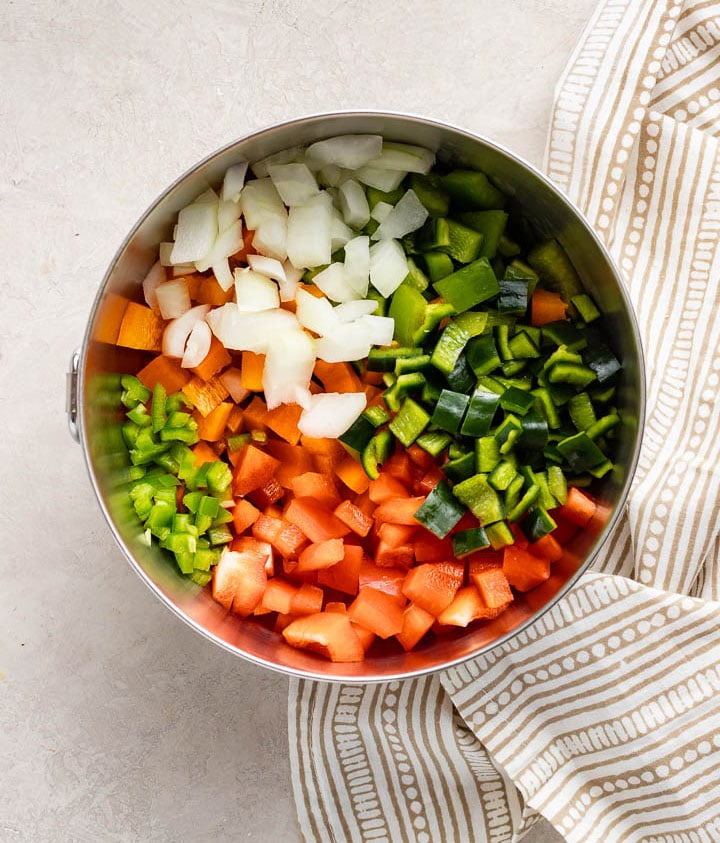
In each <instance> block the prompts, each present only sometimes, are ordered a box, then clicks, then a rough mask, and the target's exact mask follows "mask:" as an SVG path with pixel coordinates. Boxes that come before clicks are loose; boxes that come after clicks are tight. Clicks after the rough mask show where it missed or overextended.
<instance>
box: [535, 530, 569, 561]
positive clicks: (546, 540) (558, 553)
mask: <svg viewBox="0 0 720 843" xmlns="http://www.w3.org/2000/svg"><path fill="white" fill-rule="evenodd" d="M527 549H528V550H529V551H530V552H531V553H534V554H535V555H536V556H542V557H543V558H544V559H547V560H548V562H557V561H558V560H560V559H562V555H563V549H562V547H561V546H560V543H559V542H558V541H557V539H556V538H555V536H554V535H553V534H552V533H548V534H547V535H545V536H542V538H539V539H538V540H537V541H535V542H532V544H530V545H528V548H527Z"/></svg>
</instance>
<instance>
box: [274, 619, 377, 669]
mask: <svg viewBox="0 0 720 843" xmlns="http://www.w3.org/2000/svg"><path fill="white" fill-rule="evenodd" d="M282 634H283V637H284V639H285V641H287V643H288V644H289V645H290V646H291V647H299V648H301V649H305V650H311V651H313V652H315V653H320V655H322V656H325V657H326V658H329V659H330V660H331V661H333V662H360V661H362V660H363V659H364V658H365V650H364V649H363V646H362V644H361V642H360V639H359V638H358V636H357V633H356V632H355V630H354V629H353V628H352V625H351V623H350V618H349V617H348V615H341V614H339V613H336V612H319V613H316V614H312V615H307V616H306V617H303V618H298V619H297V620H294V621H292V622H291V623H290V624H289V625H288V626H286V627H285V628H284V629H283V631H282Z"/></svg>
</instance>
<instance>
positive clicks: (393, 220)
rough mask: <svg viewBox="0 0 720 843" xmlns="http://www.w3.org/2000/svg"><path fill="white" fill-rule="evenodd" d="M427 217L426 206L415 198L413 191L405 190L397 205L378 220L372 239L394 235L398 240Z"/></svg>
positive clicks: (382, 238) (381, 238) (418, 226)
mask: <svg viewBox="0 0 720 843" xmlns="http://www.w3.org/2000/svg"><path fill="white" fill-rule="evenodd" d="M427 218H428V211H427V208H426V207H425V206H424V205H423V203H422V202H421V201H420V200H419V199H418V198H417V194H416V193H415V191H414V190H406V191H405V193H404V194H403V195H402V197H401V198H400V201H399V202H398V203H397V205H395V207H394V208H393V209H392V210H391V211H390V213H389V214H388V215H387V216H386V217H385V219H384V220H381V221H380V225H379V226H378V227H377V229H376V230H375V233H374V234H373V235H372V239H373V240H385V239H386V238H388V237H391V238H392V237H394V238H395V239H397V240H399V239H400V238H401V237H404V236H405V235H406V234H410V232H411V231H416V230H417V229H418V228H420V226H421V225H422V224H423V223H424V222H425V220H426V219H427Z"/></svg>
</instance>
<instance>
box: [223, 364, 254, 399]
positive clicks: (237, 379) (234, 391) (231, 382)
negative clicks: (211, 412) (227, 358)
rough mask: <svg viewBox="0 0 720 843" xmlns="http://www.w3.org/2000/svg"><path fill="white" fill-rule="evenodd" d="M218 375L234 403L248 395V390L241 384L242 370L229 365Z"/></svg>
mask: <svg viewBox="0 0 720 843" xmlns="http://www.w3.org/2000/svg"><path fill="white" fill-rule="evenodd" d="M218 377H219V379H220V382H221V383H222V385H223V386H224V387H225V389H227V391H228V392H229V393H230V397H231V398H232V400H233V401H234V402H235V403H236V404H240V403H241V402H242V401H244V400H245V399H246V398H247V397H248V395H250V390H249V389H245V387H244V386H243V385H242V372H241V371H240V369H236V368H235V367H234V366H231V367H230V368H229V369H225V371H224V372H222V373H221V374H220V375H218Z"/></svg>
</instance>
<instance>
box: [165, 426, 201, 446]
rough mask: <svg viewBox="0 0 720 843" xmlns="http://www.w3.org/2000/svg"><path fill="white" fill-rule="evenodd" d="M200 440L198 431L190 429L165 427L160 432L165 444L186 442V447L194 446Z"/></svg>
mask: <svg viewBox="0 0 720 843" xmlns="http://www.w3.org/2000/svg"><path fill="white" fill-rule="evenodd" d="M199 438H200V437H199V436H198V433H197V430H192V429H191V428H189V427H176V428H173V427H164V428H163V429H162V430H161V431H160V439H161V441H163V442H184V443H185V444H186V445H194V444H195V443H196V442H197V441H198V439H199Z"/></svg>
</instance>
